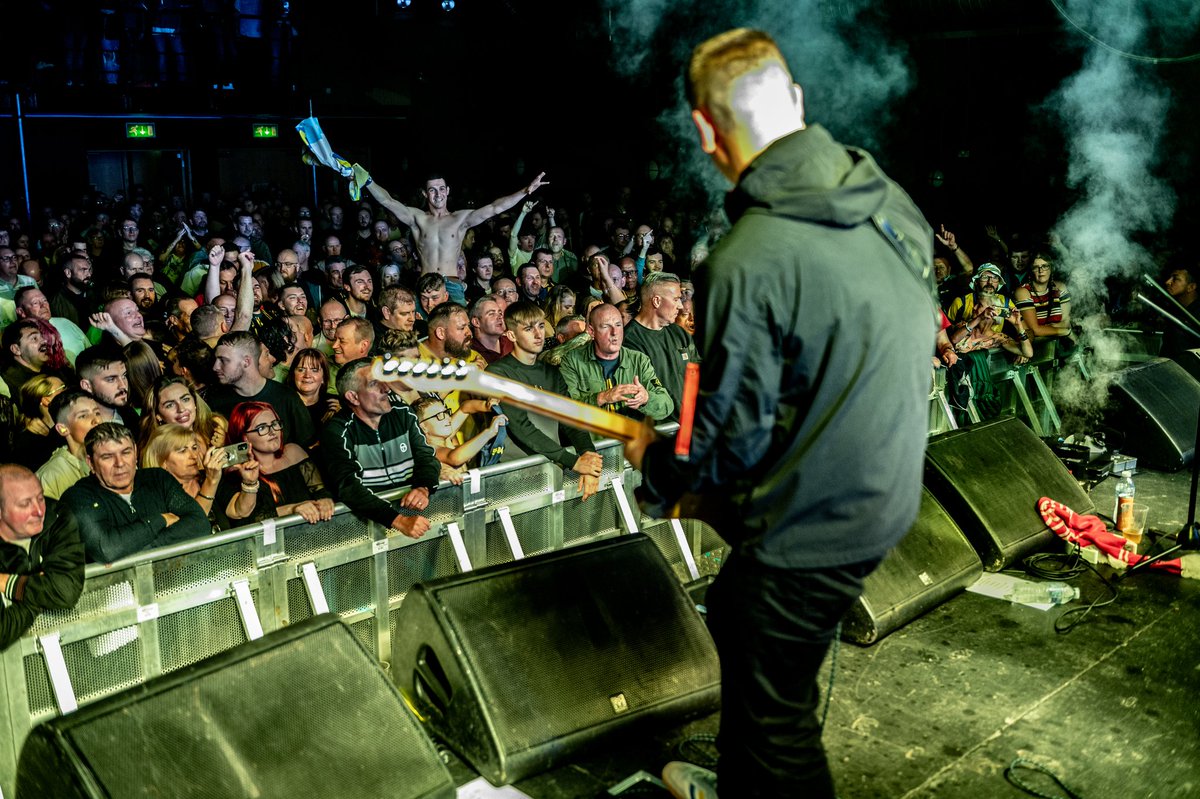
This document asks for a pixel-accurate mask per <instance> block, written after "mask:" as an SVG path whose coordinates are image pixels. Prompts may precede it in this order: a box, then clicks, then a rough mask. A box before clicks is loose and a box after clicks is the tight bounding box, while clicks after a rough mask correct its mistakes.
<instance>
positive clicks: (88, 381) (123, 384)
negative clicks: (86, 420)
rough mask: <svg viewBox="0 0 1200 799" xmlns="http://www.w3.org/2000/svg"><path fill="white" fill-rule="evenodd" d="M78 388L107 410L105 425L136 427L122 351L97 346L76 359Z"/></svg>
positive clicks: (115, 347)
mask: <svg viewBox="0 0 1200 799" xmlns="http://www.w3.org/2000/svg"><path fill="white" fill-rule="evenodd" d="M75 371H76V372H77V373H78V374H79V387H80V388H81V389H83V390H84V391H86V392H87V393H89V394H91V395H92V397H94V398H95V400H96V402H98V403H100V407H101V408H103V409H104V415H105V420H106V421H115V422H120V423H122V424H134V423H135V422H136V421H137V414H136V413H134V411H133V409H132V408H130V407H129V378H128V376H127V371H128V370H127V369H126V367H125V359H124V356H123V355H122V354H121V349H120V348H119V347H117V346H114V345H113V344H97V345H95V346H94V347H88V348H87V349H86V350H84V351H83V352H81V353H79V357H78V358H76V359H75Z"/></svg>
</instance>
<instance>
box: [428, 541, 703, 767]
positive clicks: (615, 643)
mask: <svg viewBox="0 0 1200 799" xmlns="http://www.w3.org/2000/svg"><path fill="white" fill-rule="evenodd" d="M638 539H639V542H640V543H641V544H643V545H644V546H642V548H641V550H640V551H639V552H637V553H636V554H637V555H638V557H631V556H630V555H629V553H628V552H624V551H623V547H620V546H617V547H611V548H605V549H600V550H596V551H592V552H589V553H587V555H586V557H571V556H570V553H562V554H555V555H551V556H547V557H548V558H552V559H555V562H554V563H553V567H551V564H550V563H548V562H547V561H545V560H542V559H539V560H542V562H540V563H539V562H538V561H537V560H535V561H524V562H522V563H521V564H514V565H512V566H509V567H505V568H506V569H507V571H506V572H505V573H502V574H492V575H490V576H488V577H486V578H484V577H483V576H482V575H481V576H480V579H474V580H466V581H464V582H462V583H459V584H456V585H452V586H447V587H446V588H444V589H438V588H436V587H430V592H431V594H432V597H433V599H434V601H435V602H436V603H437V604H438V605H439V606H440V607H441V608H442V609H443V611H444V612H445V613H446V616H447V621H448V623H449V624H450V626H451V627H452V628H453V629H454V630H455V632H456V639H457V643H458V645H459V646H461V647H462V650H463V657H464V660H465V661H466V662H467V663H469V664H471V668H472V669H473V672H474V678H475V680H477V681H478V684H479V686H480V691H481V693H482V696H483V697H485V700H484V701H485V702H486V705H487V708H488V711H489V712H490V713H491V714H492V718H493V721H494V722H495V725H496V731H497V735H498V736H499V737H500V738H501V739H502V740H503V741H504V742H505V746H506V748H507V749H508V750H509V751H512V752H516V751H521V750H525V749H530V748H533V747H534V746H536V745H538V744H541V743H543V742H545V741H547V740H548V739H553V738H555V737H560V736H563V735H569V734H571V733H574V732H577V731H581V730H585V729H589V728H593V727H597V726H600V725H603V724H606V723H608V722H611V721H613V720H614V719H616V718H618V717H619V716H621V715H623V714H624V713H627V712H628V713H635V712H638V711H643V710H646V709H647V708H651V707H653V706H654V705H655V704H656V703H659V702H663V701H666V700H669V699H674V698H676V697H677V696H678V695H679V692H680V687H681V686H697V685H703V684H706V683H705V681H704V680H703V679H700V678H698V675H699V674H700V673H701V672H703V671H704V670H705V669H706V667H708V666H709V665H710V664H711V649H712V644H711V641H709V640H707V639H706V638H705V637H701V636H694V635H687V634H683V633H682V632H681V630H680V626H681V623H682V624H683V625H684V626H686V625H687V622H689V621H693V622H694V623H695V624H696V625H700V621H699V619H698V618H694V619H689V618H688V614H690V616H692V617H695V616H696V612H695V609H694V608H693V607H692V606H691V604H690V603H689V602H688V601H687V599H686V597H685V596H684V595H683V593H682V592H681V590H680V589H679V586H678V583H677V582H676V581H675V580H674V579H673V578H672V577H668V576H664V567H665V564H664V562H663V560H662V558H661V557H659V556H658V554H657V552H655V551H654V545H653V543H652V542H650V541H648V540H646V539H643V538H641V537H640V536H639V537H638ZM531 599H532V601H531ZM483 609H486V612H483ZM501 639H502V640H501ZM547 708H549V709H551V711H552V712H551V714H549V716H548V714H547V712H546V709H547Z"/></svg>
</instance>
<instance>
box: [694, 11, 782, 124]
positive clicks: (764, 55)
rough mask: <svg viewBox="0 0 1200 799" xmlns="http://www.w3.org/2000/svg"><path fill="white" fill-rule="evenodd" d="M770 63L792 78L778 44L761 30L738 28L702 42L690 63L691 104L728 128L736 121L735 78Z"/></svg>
mask: <svg viewBox="0 0 1200 799" xmlns="http://www.w3.org/2000/svg"><path fill="white" fill-rule="evenodd" d="M768 65H778V66H779V67H780V68H782V69H783V71H784V72H785V73H787V75H788V80H789V82H790V81H791V72H790V71H789V70H788V67H787V62H786V61H785V60H784V58H783V53H781V52H779V46H778V45H776V44H775V40H774V39H772V38H771V37H770V36H768V35H767V34H766V33H763V32H762V31H759V30H754V29H752V28H735V29H733V30H730V31H725V32H724V33H722V34H718V35H717V36H714V37H712V38H711V39H709V40H707V41H705V42H701V43H700V44H699V45H697V46H696V49H695V50H693V51H692V58H691V61H689V62H688V69H687V98H688V103H690V104H691V107H692V108H695V109H699V110H703V111H705V112H706V113H707V114H708V115H709V116H710V117H711V118H712V120H713V122H715V123H716V124H717V125H718V126H719V127H723V128H728V127H730V126H731V125H732V124H733V109H732V107H731V105H730V89H731V87H732V86H733V83H734V81H736V80H737V79H738V78H740V77H742V76H743V75H746V74H748V73H751V72H757V71H758V70H760V69H762V68H764V67H766V66H768Z"/></svg>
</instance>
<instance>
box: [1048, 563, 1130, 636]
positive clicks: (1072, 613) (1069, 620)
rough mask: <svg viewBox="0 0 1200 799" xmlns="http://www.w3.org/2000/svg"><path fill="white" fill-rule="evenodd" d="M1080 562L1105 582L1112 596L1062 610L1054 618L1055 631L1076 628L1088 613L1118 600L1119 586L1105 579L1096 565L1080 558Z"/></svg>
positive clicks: (1065, 631) (1064, 631) (1067, 631)
mask: <svg viewBox="0 0 1200 799" xmlns="http://www.w3.org/2000/svg"><path fill="white" fill-rule="evenodd" d="M1079 562H1080V563H1082V564H1083V565H1084V566H1087V567H1088V568H1089V569H1091V570H1092V573H1093V574H1095V575H1096V577H1097V578H1098V579H1099V580H1100V582H1102V583H1104V587H1105V588H1107V589H1108V592H1109V594H1110V596H1109V597H1108V598H1107V599H1103V598H1102V599H1096V600H1093V601H1092V603H1091V604H1090V605H1088V606H1087V607H1083V608H1069V609H1067V610H1065V611H1063V612H1062V614H1060V615H1059V617H1058V618H1057V619H1055V620H1054V632H1056V633H1069V632H1071V630H1073V629H1075V627H1076V626H1078V625H1079V624H1080V623H1081V622H1082V621H1083V620H1084V619H1086V618H1087V617H1088V615H1089V614H1090V613H1091V612H1092V611H1093V610H1095V609H1096V608H1102V607H1104V606H1105V605H1111V604H1112V603H1113V602H1116V601H1117V587H1116V586H1115V585H1114V584H1113V583H1110V582H1109V581H1108V580H1106V579H1105V577H1104V575H1103V574H1101V573H1100V572H1099V571H1097V570H1096V567H1095V566H1093V565H1092V564H1090V563H1088V562H1087V561H1086V560H1083V559H1082V558H1080V560H1079Z"/></svg>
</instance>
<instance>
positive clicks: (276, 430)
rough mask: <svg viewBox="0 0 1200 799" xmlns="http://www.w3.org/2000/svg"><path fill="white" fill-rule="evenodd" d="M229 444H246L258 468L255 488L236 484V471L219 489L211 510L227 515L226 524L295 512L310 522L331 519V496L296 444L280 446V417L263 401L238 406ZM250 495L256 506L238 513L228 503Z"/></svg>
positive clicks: (231, 421) (234, 524) (236, 509)
mask: <svg viewBox="0 0 1200 799" xmlns="http://www.w3.org/2000/svg"><path fill="white" fill-rule="evenodd" d="M228 440H229V443H231V444H234V443H237V442H240V441H245V442H246V443H248V444H249V445H250V457H251V459H253V460H254V461H257V462H258V464H259V469H258V485H250V486H247V485H244V484H243V485H239V483H240V482H241V477H240V474H239V472H237V471H236V470H235V471H233V472H232V473H231V474H227V475H226V476H225V478H224V479H222V481H221V485H220V487H219V488H218V489H217V500H216V502H214V503H213V508H214V509H215V510H216V512H217V513H218V514H224V515H226V517H227V519H228V521H229V524H228V525H222V526H223V527H225V526H236V525H238V524H245V523H247V522H258V521H263V520H264V519H273V518H275V517H277V516H288V515H290V514H293V513H298V514H300V515H301V516H303V517H304V519H305V520H306V521H308V522H309V523H315V522H318V521H323V520H325V519H329V518H331V517H332V516H333V497H332V496H331V495H330V493H329V491H328V490H327V489H326V488H325V484H324V482H323V481H322V480H321V474H320V472H319V471H318V470H317V467H316V464H314V463H313V462H312V460H311V459H309V457H308V453H307V452H305V450H304V447H301V446H300V445H299V444H295V443H290V444H284V443H283V425H282V424H280V422H279V414H277V413H276V412H275V409H274V408H272V407H271V405H270V404H269V403H266V402H240V403H238V404H237V405H235V406H234V408H233V412H232V413H231V414H230V418H229V435H228ZM238 493H242V494H251V495H253V496H254V498H255V503H254V507H253V509H252V510H250V511H249V512H245V515H243V513H244V511H242V510H241V508H240V507H239V506H238V505H237V504H233V505H231V504H230V503H229V500H230V499H232V498H233V497H234V495H236V494H238Z"/></svg>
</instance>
